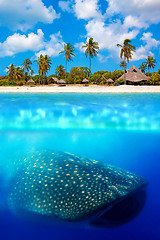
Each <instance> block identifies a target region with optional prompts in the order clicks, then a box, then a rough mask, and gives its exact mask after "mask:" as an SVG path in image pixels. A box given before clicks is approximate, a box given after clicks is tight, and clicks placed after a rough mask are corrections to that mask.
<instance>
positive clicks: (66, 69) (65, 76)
mask: <svg viewBox="0 0 160 240" xmlns="http://www.w3.org/2000/svg"><path fill="white" fill-rule="evenodd" d="M65 70H66V71H65V81H66V76H67V58H66V69H65Z"/></svg>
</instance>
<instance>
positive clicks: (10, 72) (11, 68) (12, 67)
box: [7, 63, 15, 81]
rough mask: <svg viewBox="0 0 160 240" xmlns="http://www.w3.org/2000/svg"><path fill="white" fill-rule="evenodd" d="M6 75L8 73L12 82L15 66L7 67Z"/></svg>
mask: <svg viewBox="0 0 160 240" xmlns="http://www.w3.org/2000/svg"><path fill="white" fill-rule="evenodd" d="M7 69H8V70H7V73H9V79H10V80H11V81H13V77H14V74H15V65H14V64H13V63H12V64H11V65H10V66H9V67H7Z"/></svg>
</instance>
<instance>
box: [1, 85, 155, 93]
mask: <svg viewBox="0 0 160 240" xmlns="http://www.w3.org/2000/svg"><path fill="white" fill-rule="evenodd" d="M0 93H160V86H128V85H121V86H111V87H106V86H95V85H91V86H88V87H87V86H75V85H74V86H65V87H59V86H36V87H30V86H29V87H27V86H21V87H17V86H16V87H0Z"/></svg>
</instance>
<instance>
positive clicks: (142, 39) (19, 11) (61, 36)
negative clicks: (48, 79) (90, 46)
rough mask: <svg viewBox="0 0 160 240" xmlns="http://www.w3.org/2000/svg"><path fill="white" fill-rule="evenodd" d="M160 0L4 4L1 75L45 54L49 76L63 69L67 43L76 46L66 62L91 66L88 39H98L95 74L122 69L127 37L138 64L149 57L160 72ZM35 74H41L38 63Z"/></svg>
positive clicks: (20, 0)
mask: <svg viewBox="0 0 160 240" xmlns="http://www.w3.org/2000/svg"><path fill="white" fill-rule="evenodd" d="M159 12H160V1H159V0H131V1H128V0H121V1H119V0H70V1H58V0H57V1H56V0H25V1H24V0H12V1H10V0H5V1H0V32H1V34H0V75H5V69H6V67H7V66H9V65H10V64H11V63H13V64H15V65H16V66H20V65H21V64H22V62H23V60H24V59H25V58H30V59H31V60H32V61H34V60H35V59H36V58H37V57H38V56H39V55H40V54H41V53H42V54H47V55H49V56H50V57H51V59H52V60H53V64H52V67H51V70H50V72H49V74H52V73H55V68H56V66H58V65H60V64H62V65H64V60H63V56H61V55H59V54H58V53H59V52H60V51H61V50H62V49H63V44H64V43H68V42H70V43H71V44H72V45H74V46H75V54H76V56H75V57H74V58H73V62H69V63H68V70H70V69H71V68H72V67H74V66H79V67H81V66H83V67H86V66H87V67H88V65H89V61H88V59H87V58H86V57H85V54H84V52H83V51H82V49H81V46H82V45H83V44H84V43H85V42H86V40H87V39H88V38H89V37H93V38H94V40H95V41H98V43H99V46H100V51H99V54H98V56H97V57H96V58H94V59H93V60H92V72H95V71H98V70H107V71H114V70H115V69H120V67H119V62H120V58H119V51H120V49H118V48H117V47H116V44H117V43H123V41H124V39H125V38H129V39H131V40H132V43H133V44H134V45H135V46H136V53H135V54H134V56H133V61H131V62H130V63H129V64H128V67H130V66H131V65H133V64H134V65H136V66H137V67H139V65H140V64H141V63H142V62H143V61H144V60H145V58H146V57H147V56H148V55H151V56H153V57H155V58H156V61H157V64H156V68H155V70H158V69H159V68H160V58H159V54H160V34H159V30H160V14H159ZM33 70H34V72H35V73H37V72H38V68H37V66H36V63H34V64H33Z"/></svg>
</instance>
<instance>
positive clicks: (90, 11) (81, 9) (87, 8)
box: [74, 0, 102, 20]
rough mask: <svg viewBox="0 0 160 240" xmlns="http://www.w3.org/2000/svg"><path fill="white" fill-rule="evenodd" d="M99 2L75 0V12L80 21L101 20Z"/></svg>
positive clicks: (96, 0) (97, 0)
mask: <svg viewBox="0 0 160 240" xmlns="http://www.w3.org/2000/svg"><path fill="white" fill-rule="evenodd" d="M98 2H99V0H75V5H74V11H75V14H76V16H77V18H78V19H85V20H87V19H90V18H101V17H102V15H101V13H100V10H99V6H98Z"/></svg>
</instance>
